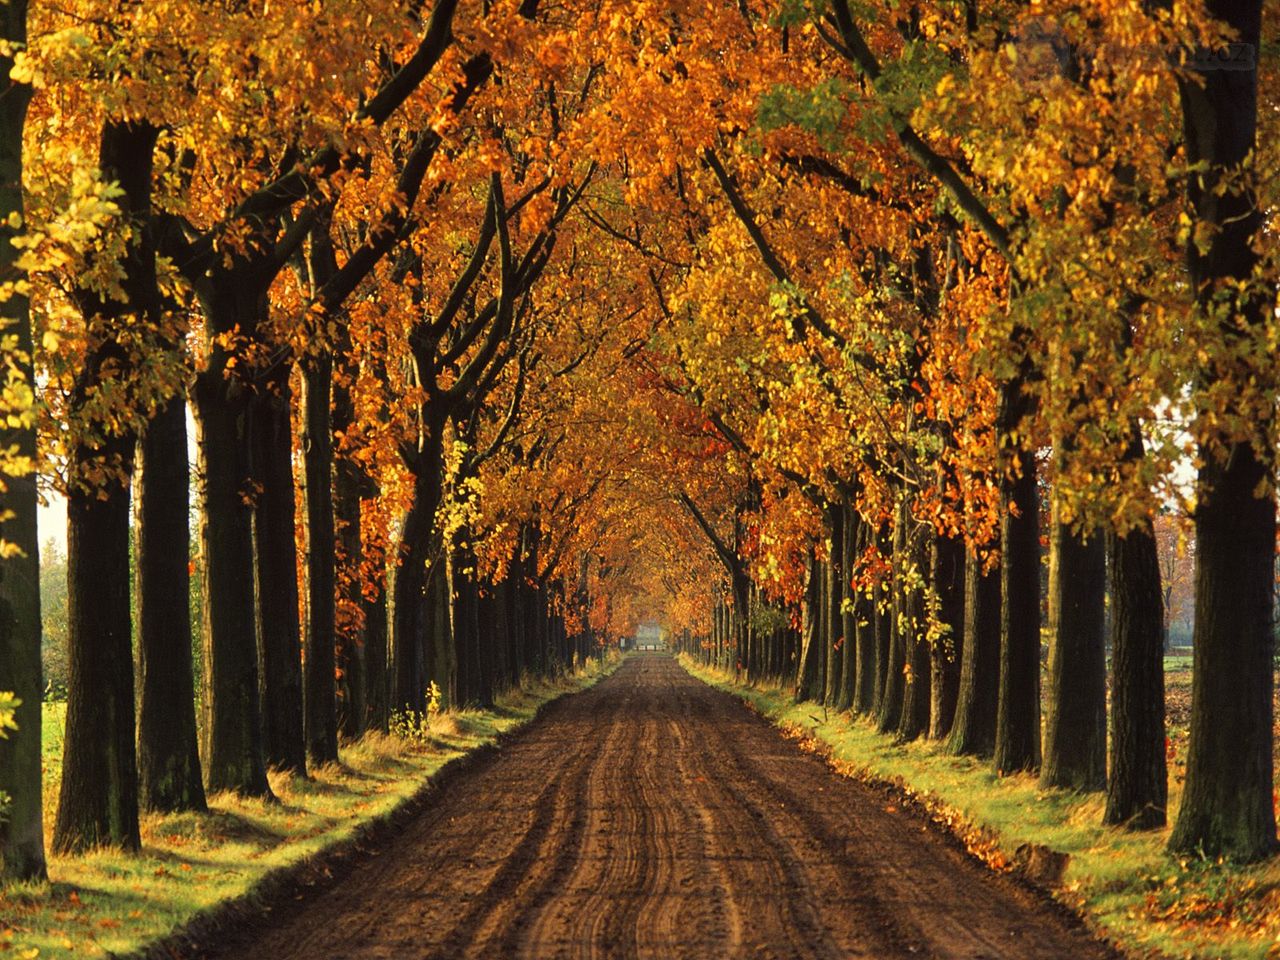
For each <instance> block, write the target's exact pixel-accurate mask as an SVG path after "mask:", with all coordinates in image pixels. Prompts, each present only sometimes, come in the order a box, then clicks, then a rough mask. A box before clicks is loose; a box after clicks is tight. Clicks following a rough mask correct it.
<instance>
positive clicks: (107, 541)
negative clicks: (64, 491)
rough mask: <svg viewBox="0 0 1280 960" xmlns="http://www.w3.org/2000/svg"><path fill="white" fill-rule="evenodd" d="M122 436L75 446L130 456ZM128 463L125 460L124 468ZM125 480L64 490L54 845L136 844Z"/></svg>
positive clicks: (83, 462)
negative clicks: (63, 643) (64, 620)
mask: <svg viewBox="0 0 1280 960" xmlns="http://www.w3.org/2000/svg"><path fill="white" fill-rule="evenodd" d="M126 445H127V446H131V444H129V443H128V442H127V441H125V442H124V443H122V442H120V441H119V440H117V442H115V443H113V444H111V445H110V446H109V447H108V448H107V449H105V450H101V451H93V452H90V451H86V450H83V448H81V450H80V451H79V452H78V453H77V454H76V455H75V457H74V459H73V463H74V465H75V467H85V466H88V465H90V463H91V462H92V461H93V460H95V459H97V456H98V455H99V454H105V455H107V456H108V458H109V457H110V455H111V454H115V455H118V456H120V457H122V458H124V462H125V464H126V465H127V464H128V463H129V461H130V460H131V459H132V457H131V456H129V453H128V451H127V449H126V448H125V447H126ZM126 469H127V467H126ZM129 564H130V559H129V487H128V485H127V484H126V483H122V482H120V481H117V480H115V479H112V480H108V481H107V482H106V483H105V485H103V486H99V487H98V488H97V489H85V488H83V487H80V486H77V487H74V488H73V489H72V490H70V491H69V492H68V495H67V598H68V610H69V614H70V616H69V623H68V626H69V628H70V629H69V639H68V679H69V683H68V697H67V725H66V733H65V739H64V741H63V752H62V786H61V790H60V792H59V794H58V816H57V820H56V822H55V823H54V828H53V846H54V849H55V850H57V851H59V852H60V853H73V852H78V851H81V850H85V849H88V848H91V847H94V846H98V845H100V844H109V845H113V846H120V847H123V848H125V849H126V850H136V849H138V847H139V846H140V845H141V840H140V839H139V836H138V770H137V757H136V753H135V745H134V712H133V706H134V701H133V650H132V649H131V648H132V637H131V627H132V615H131V613H132V612H131V610H130V605H129Z"/></svg>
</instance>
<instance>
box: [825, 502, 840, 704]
mask: <svg viewBox="0 0 1280 960" xmlns="http://www.w3.org/2000/svg"><path fill="white" fill-rule="evenodd" d="M827 526H828V527H829V528H830V531H831V533H830V537H829V538H828V540H827V548H828V560H827V563H826V567H825V568H824V570H823V573H824V581H823V599H824V600H825V602H826V606H825V607H824V611H823V614H824V615H823V618H822V619H823V625H824V626H825V627H826V638H825V640H824V641H823V645H824V646H825V648H826V649H825V653H826V661H827V666H826V677H825V679H826V683H825V687H824V693H823V698H822V700H823V703H825V704H826V705H827V706H828V707H830V708H831V709H833V710H834V709H835V708H836V704H837V703H838V702H839V700H840V678H841V677H842V676H843V675H844V667H843V665H842V664H841V658H842V653H841V647H842V646H843V644H842V643H841V637H840V635H841V629H842V627H843V625H844V618H843V617H842V616H841V614H840V599H841V597H842V596H843V595H844V594H843V593H842V592H841V587H840V581H841V580H843V579H844V574H843V573H842V572H841V571H842V567H843V566H844V511H843V510H842V509H841V508H840V507H839V506H838V505H834V504H831V505H828V507H827Z"/></svg>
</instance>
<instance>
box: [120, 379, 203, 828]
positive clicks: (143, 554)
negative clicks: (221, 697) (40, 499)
mask: <svg viewBox="0 0 1280 960" xmlns="http://www.w3.org/2000/svg"><path fill="white" fill-rule="evenodd" d="M139 455H140V464H139V466H140V470H139V473H138V479H137V494H136V496H137V514H138V533H137V536H138V686H139V697H138V785H139V790H140V794H141V802H142V806H143V807H144V808H145V809H147V810H152V811H156V812H168V811H175V810H204V809H205V797H204V784H203V783H202V782H201V779H200V752H199V742H198V739H197V732H196V710H195V679H194V676H193V672H192V670H193V667H192V662H191V583H190V576H191V575H190V571H189V568H188V563H189V560H190V558H189V551H190V547H191V531H190V528H189V515H188V497H189V496H190V483H191V478H190V470H189V468H188V465H187V405H186V401H185V399H184V398H183V397H182V396H181V395H178V396H175V397H173V398H172V399H171V400H170V401H169V402H168V403H167V404H166V405H165V406H164V407H162V408H161V409H160V410H159V411H158V412H157V413H156V415H155V417H153V418H152V420H151V422H150V423H149V424H148V425H147V430H146V434H145V435H144V436H143V438H142V442H141V444H140V445H139Z"/></svg>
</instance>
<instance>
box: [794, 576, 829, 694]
mask: <svg viewBox="0 0 1280 960" xmlns="http://www.w3.org/2000/svg"><path fill="white" fill-rule="evenodd" d="M806 562H807V565H808V568H809V569H808V582H807V584H806V586H805V597H804V610H803V614H802V622H803V626H802V627H801V630H802V634H801V637H800V662H799V663H798V664H797V665H796V692H795V698H794V699H795V701H796V702H797V703H800V702H803V701H806V700H816V699H817V696H818V677H819V672H820V671H819V669H818V654H819V651H820V649H821V643H820V641H819V639H818V637H819V629H820V625H821V622H822V612H821V605H820V601H821V590H819V567H818V563H817V561H816V560H814V559H813V558H812V557H809V558H808V560H807V561H806Z"/></svg>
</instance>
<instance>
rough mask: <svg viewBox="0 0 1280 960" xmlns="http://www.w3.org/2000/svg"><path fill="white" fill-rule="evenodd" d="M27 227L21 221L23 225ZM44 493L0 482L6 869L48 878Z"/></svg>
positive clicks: (26, 430)
mask: <svg viewBox="0 0 1280 960" xmlns="http://www.w3.org/2000/svg"><path fill="white" fill-rule="evenodd" d="M0 35H2V36H3V38H4V39H5V40H7V41H9V42H10V44H12V48H13V49H15V50H16V49H21V48H23V47H24V46H25V45H26V39H27V0H10V2H9V3H7V4H5V5H4V6H3V7H0ZM12 67H13V59H12V56H0V77H2V78H3V84H4V87H3V89H4V96H3V97H0V276H3V277H4V278H5V279H15V280H16V279H19V278H20V276H21V274H20V272H19V270H18V268H17V266H16V265H15V263H14V261H15V260H16V259H17V256H18V250H17V249H16V248H15V247H14V246H13V244H12V240H13V237H14V234H15V233H16V232H17V230H16V229H15V228H13V227H10V226H9V225H8V224H9V218H10V216H11V215H12V214H17V215H18V216H22V215H23V213H24V208H23V200H22V131H23V127H24V125H25V123H26V116H27V104H28V102H29V101H30V98H31V88H30V87H29V86H27V85H26V84H20V83H15V82H13V81H12V80H10V79H9V71H10V70H11V69H12ZM19 229H20V228H19ZM0 317H2V318H3V319H4V320H5V321H6V322H7V323H8V324H9V326H8V327H7V330H8V332H9V334H10V335H11V336H13V337H14V338H15V344H14V346H15V348H16V349H15V351H14V352H13V353H12V354H11V355H10V363H12V364H13V365H14V368H15V369H16V370H17V372H18V375H19V376H20V377H21V379H22V380H23V381H24V382H25V383H26V384H27V385H28V386H30V387H31V388H32V390H34V389H35V374H34V371H33V369H32V353H33V350H34V344H33V338H32V333H31V314H30V310H29V305H28V302H27V298H26V296H24V295H22V294H19V293H16V292H15V293H14V294H13V296H11V297H10V298H9V300H8V301H7V302H6V303H5V304H3V305H2V306H0ZM6 412H7V413H8V414H9V415H10V416H11V417H13V416H16V419H10V418H9V417H3V418H0V447H2V448H3V449H6V450H10V449H11V450H13V451H14V453H15V454H16V455H17V456H18V457H20V458H23V459H25V460H26V461H27V462H29V463H34V462H35V458H36V423H35V419H34V417H30V418H26V419H24V418H23V417H22V416H21V414H23V413H26V412H27V411H23V410H7V411H6ZM38 503H39V500H38V494H37V491H36V475H35V473H34V471H32V472H28V473H25V474H20V475H19V476H7V477H5V482H4V490H3V491H0V515H5V514H7V515H8V517H7V519H0V539H3V540H4V542H5V543H10V544H13V546H14V547H16V548H17V550H16V552H14V553H13V554H12V555H10V556H7V557H4V558H3V559H0V689H3V690H6V691H8V692H11V693H14V694H16V695H17V697H18V699H19V700H21V701H22V702H21V704H20V705H19V706H18V709H17V712H16V715H15V720H16V722H17V724H18V729H17V731H10V732H9V735H8V737H6V738H4V739H0V793H4V794H5V795H7V796H8V798H9V805H8V809H7V810H6V811H5V816H4V818H3V819H0V879H12V880H20V881H23V880H43V879H44V877H45V856H44V826H43V819H42V816H41V794H42V785H41V758H40V752H41V706H40V701H41V698H42V697H43V695H44V681H43V679H42V677H41V663H40V637H41V627H40V554H39V531H38V530H37V529H36V516H37V513H38Z"/></svg>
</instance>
